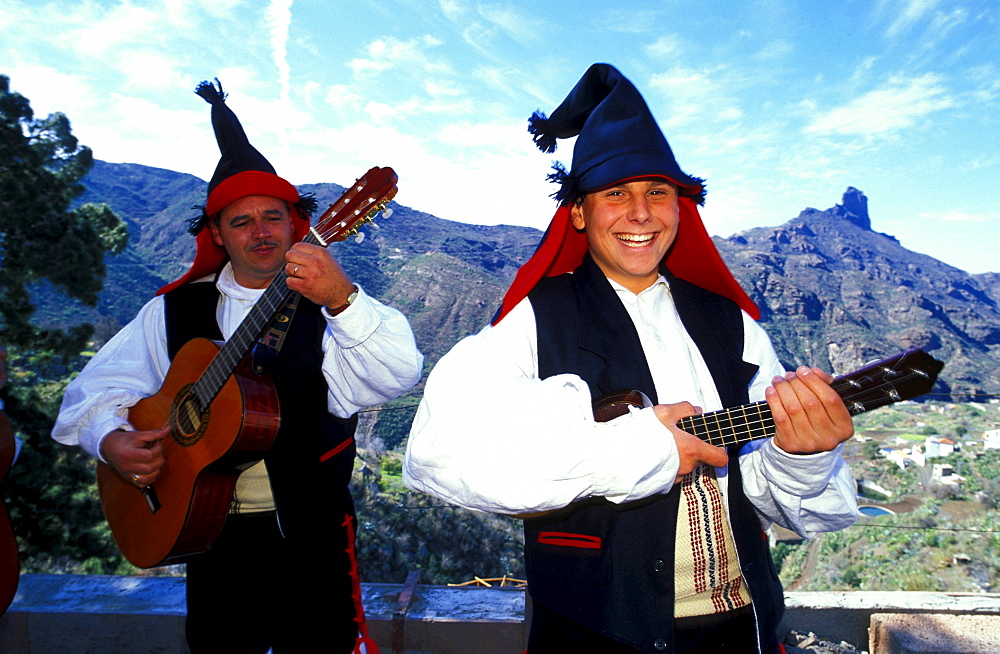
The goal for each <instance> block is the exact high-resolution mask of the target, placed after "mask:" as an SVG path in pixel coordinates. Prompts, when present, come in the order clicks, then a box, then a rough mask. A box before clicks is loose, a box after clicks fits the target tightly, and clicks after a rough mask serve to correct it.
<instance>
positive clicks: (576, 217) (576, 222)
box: [569, 202, 587, 232]
mask: <svg viewBox="0 0 1000 654" xmlns="http://www.w3.org/2000/svg"><path fill="white" fill-rule="evenodd" d="M569 217H570V219H571V220H572V221H573V227H575V228H576V229H577V230H579V231H581V232H582V231H583V230H584V228H585V227H586V226H587V223H586V221H585V220H584V219H583V203H582V202H574V203H573V204H572V205H570V208H569Z"/></svg>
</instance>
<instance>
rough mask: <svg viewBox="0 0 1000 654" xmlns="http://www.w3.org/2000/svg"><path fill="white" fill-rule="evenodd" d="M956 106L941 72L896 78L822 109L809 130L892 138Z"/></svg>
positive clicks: (818, 132)
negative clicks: (939, 112) (826, 109)
mask: <svg viewBox="0 0 1000 654" xmlns="http://www.w3.org/2000/svg"><path fill="white" fill-rule="evenodd" d="M952 106H954V101H953V100H952V99H951V97H950V96H949V95H948V89H947V88H946V87H945V86H944V85H943V83H942V78H941V76H940V75H936V74H934V73H927V74H925V75H922V76H920V77H916V78H910V79H906V78H903V77H892V78H890V79H889V81H888V83H886V84H885V85H884V86H883V87H881V88H878V89H875V90H873V91H869V92H868V93H866V94H864V95H862V96H860V97H858V98H855V99H854V100H851V101H850V102H848V103H847V104H845V105H843V106H841V107H837V108H835V109H831V110H829V111H825V112H821V113H820V115H818V116H816V117H815V118H814V119H813V121H812V123H811V124H810V125H808V126H807V127H806V128H805V130H804V131H805V132H806V133H814V134H841V135H846V136H866V137H876V136H881V137H891V136H894V135H895V134H896V133H898V132H899V131H900V130H903V129H907V128H910V127H914V126H915V125H916V124H917V123H918V122H920V121H921V120H922V119H923V118H925V117H927V116H928V115H930V114H932V113H934V112H936V111H941V110H943V109H948V108H949V107H952Z"/></svg>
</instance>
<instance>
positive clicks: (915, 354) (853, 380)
mask: <svg viewBox="0 0 1000 654" xmlns="http://www.w3.org/2000/svg"><path fill="white" fill-rule="evenodd" d="M943 367H944V363H943V362H941V361H938V360H937V359H935V358H934V357H932V356H931V355H929V354H927V353H926V352H924V351H923V350H921V349H917V348H912V349H909V350H906V351H905V352H901V353H899V354H897V355H896V356H894V357H889V358H888V359H885V360H883V361H879V362H878V363H873V364H870V365H867V366H865V367H864V368H861V369H860V370H856V371H854V372H852V373H850V374H848V375H844V376H842V377H837V378H836V379H834V380H833V382H831V384H830V386H831V387H832V388H833V390H835V391H837V393H838V394H839V395H840V398H841V399H842V400H843V401H844V404H845V405H846V406H847V410H848V412H849V413H850V414H851V415H852V416H856V415H858V414H859V413H864V412H865V411H870V410H872V409H876V408H878V407H881V406H886V405H889V404H893V403H895V402H900V401H902V400H908V399H912V398H914V397H918V396H920V395H923V394H924V393H927V392H929V391H930V390H931V388H932V387H933V386H934V382H935V381H937V376H938V373H939V372H941V369H942V368H943ZM651 406H653V403H652V401H650V399H649V398H648V397H647V396H646V394H645V393H643V392H642V391H636V390H624V391H616V392H614V393H610V394H608V395H605V396H603V397H600V398H598V399H597V400H595V401H594V420H596V421H597V422H608V421H609V420H614V419H615V418H619V417H621V416H624V415H627V414H628V412H629V409H630V407H637V408H640V409H642V408H648V407H651ZM677 426H678V427H679V428H680V429H683V430H684V431H686V432H688V433H690V434H694V435H695V436H697V437H698V438H700V439H702V440H703V441H705V442H707V443H710V444H711V445H715V446H718V447H726V446H727V445H742V444H743V443H748V442H750V441H753V440H758V439H761V438H771V437H772V436H774V433H775V426H774V419H773V418H772V416H771V409H770V407H768V405H767V402H754V403H752V404H744V405H743V406H738V407H733V408H730V409H723V410H721V411H712V412H711V413H703V414H701V415H697V416H688V417H687V418H682V419H681V420H678V421H677ZM548 513H552V511H538V512H534V513H522V514H519V515H517V516H515V517H517V518H521V519H526V518H537V517H540V516H543V515H546V514H548Z"/></svg>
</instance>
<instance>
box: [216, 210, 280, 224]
mask: <svg viewBox="0 0 1000 654" xmlns="http://www.w3.org/2000/svg"><path fill="white" fill-rule="evenodd" d="M262 213H263V214H264V215H265V216H267V217H270V216H281V217H284V216H287V215H288V214H286V213H285V212H284V211H281V210H280V209H265V210H264V211H263V212H262ZM250 219H251V216H250V214H248V213H241V214H239V215H237V216H233V217H231V218H230V219H229V224H230V225H232V224H233V223H234V222H235V221H237V220H250Z"/></svg>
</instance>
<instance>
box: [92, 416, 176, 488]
mask: <svg viewBox="0 0 1000 654" xmlns="http://www.w3.org/2000/svg"><path fill="white" fill-rule="evenodd" d="M169 435H170V428H169V427H166V428H164V429H156V430H151V431H125V430H123V429H116V430H115V431H113V432H110V433H109V434H108V435H107V436H105V437H104V440H103V441H102V442H101V456H103V457H104V460H105V461H107V462H108V464H109V465H110V466H111V467H112V468H114V469H115V472H117V473H118V474H119V475H121V476H122V478H123V479H126V480H128V481H129V482H130V483H132V484H135V485H136V486H138V487H139V488H144V487H146V486H148V485H150V484H152V483H153V482H154V481H156V480H157V478H158V477H159V476H160V469H161V468H163V462H164V458H163V444H162V443H161V442H160V441H162V440H163V439H164V438H166V437H167V436H169Z"/></svg>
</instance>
